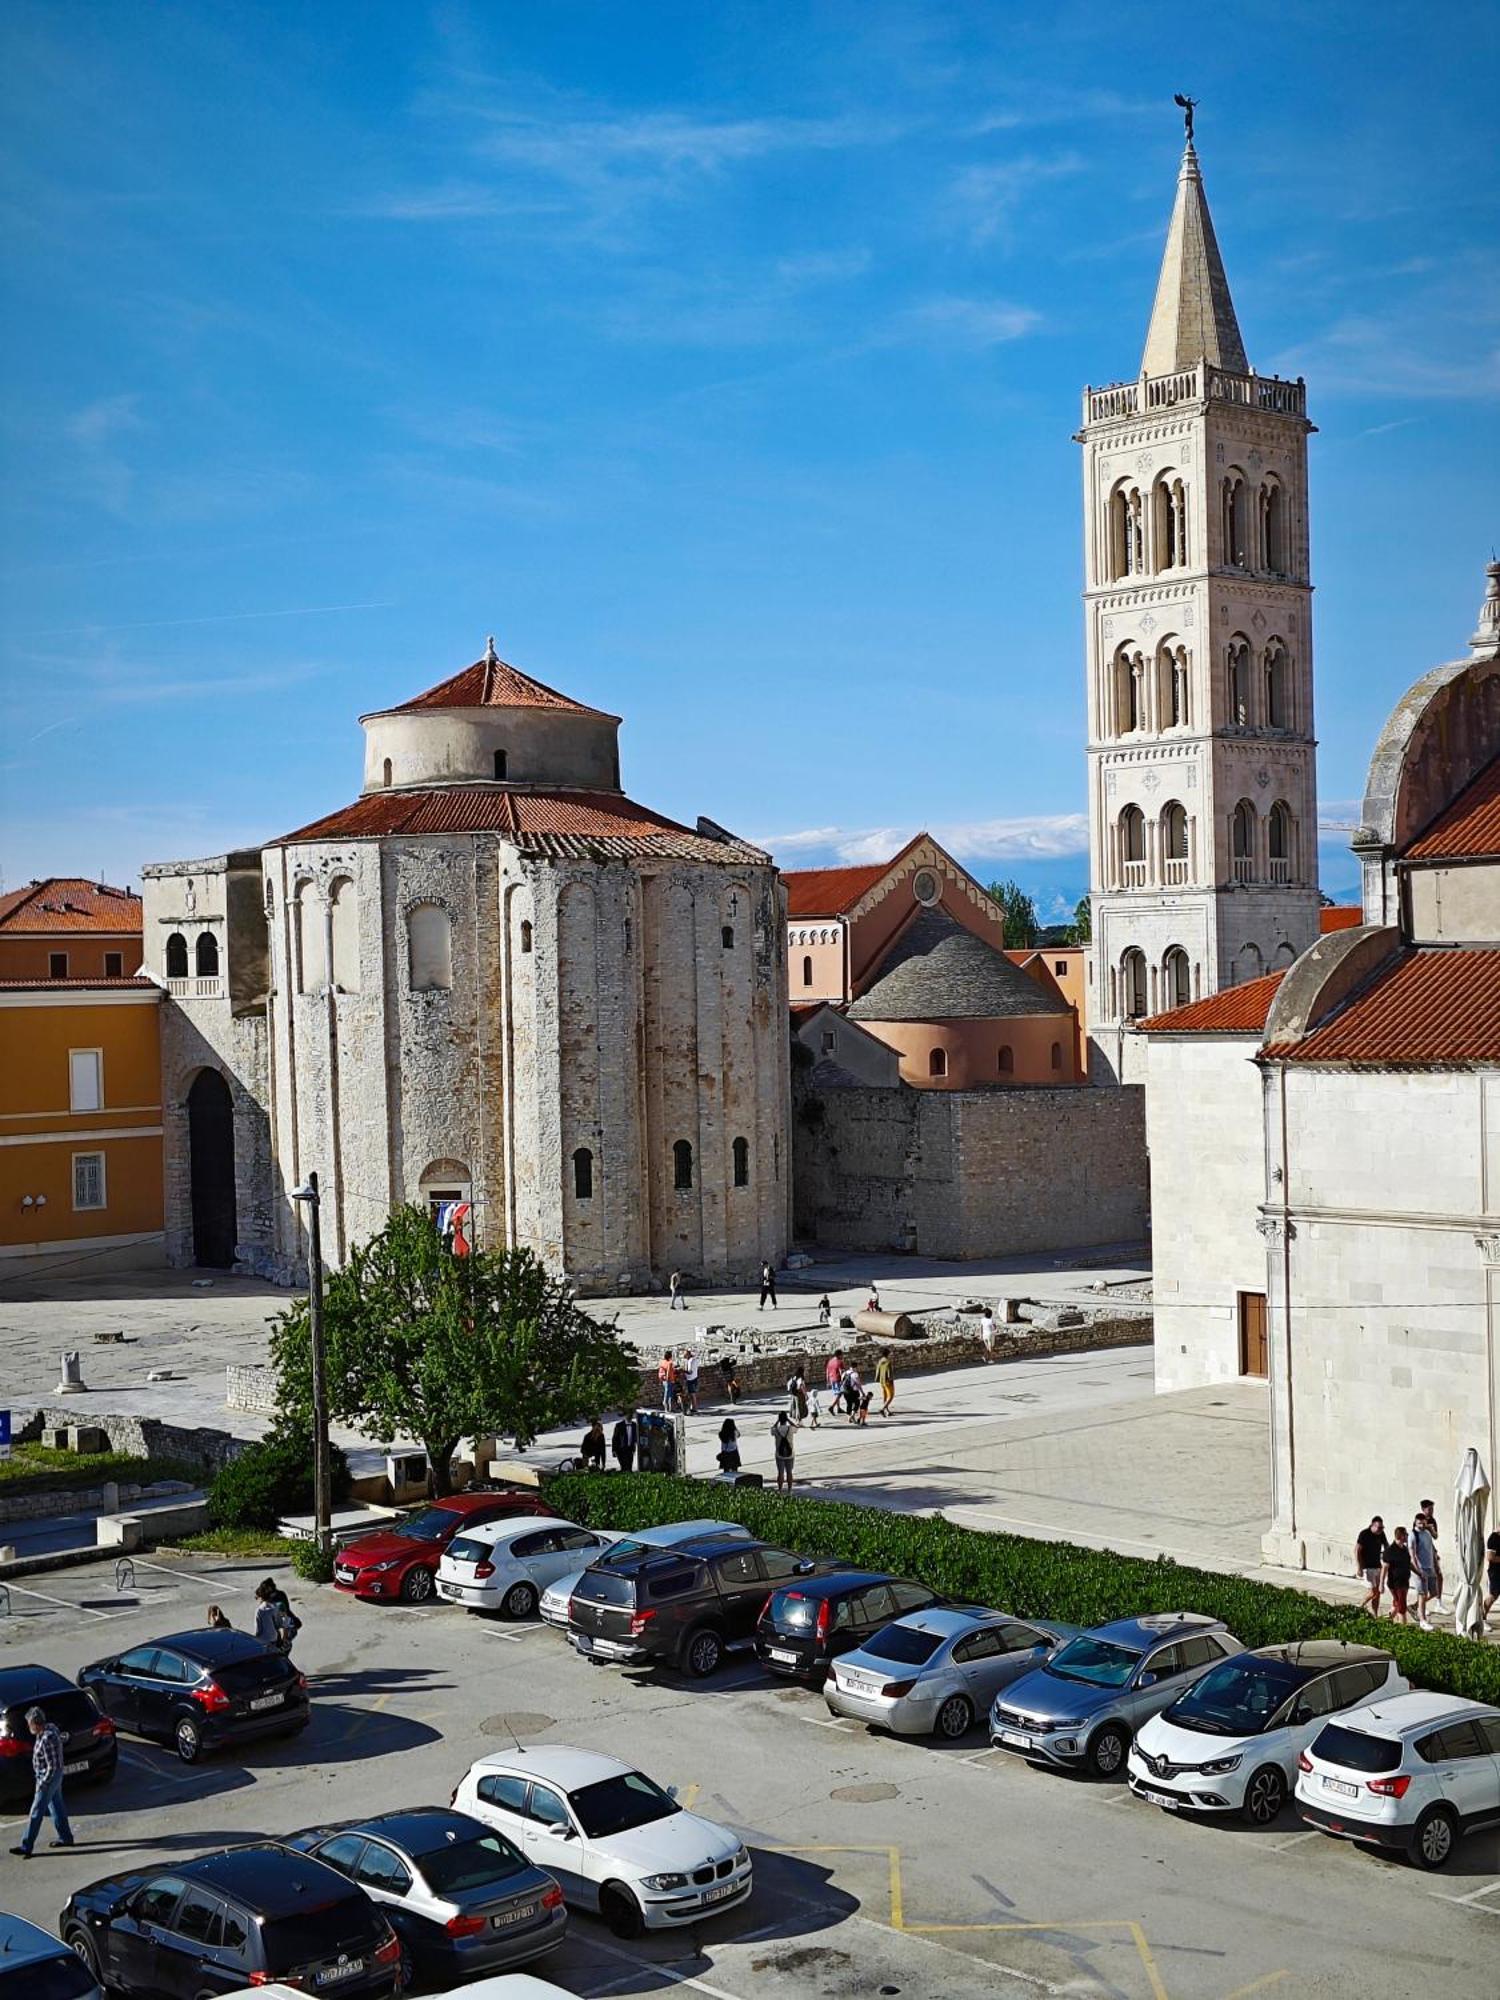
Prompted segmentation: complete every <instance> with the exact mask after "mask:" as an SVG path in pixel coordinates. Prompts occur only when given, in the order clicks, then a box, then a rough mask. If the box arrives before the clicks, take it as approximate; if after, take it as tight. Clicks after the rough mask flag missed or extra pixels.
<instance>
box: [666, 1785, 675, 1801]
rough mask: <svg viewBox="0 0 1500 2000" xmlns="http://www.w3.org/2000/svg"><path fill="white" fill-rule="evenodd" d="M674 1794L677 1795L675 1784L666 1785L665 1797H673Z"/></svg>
mask: <svg viewBox="0 0 1500 2000" xmlns="http://www.w3.org/2000/svg"><path fill="white" fill-rule="evenodd" d="M676 1796H677V1787H676V1786H675V1785H668V1787H667V1797H668V1798H669V1799H675V1798H676Z"/></svg>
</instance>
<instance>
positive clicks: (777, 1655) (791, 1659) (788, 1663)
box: [767, 1646, 797, 1667]
mask: <svg viewBox="0 0 1500 2000" xmlns="http://www.w3.org/2000/svg"><path fill="white" fill-rule="evenodd" d="M767 1651H768V1652H769V1653H770V1656H771V1658H772V1659H773V1660H780V1662H781V1664H782V1665H783V1666H784V1667H795V1666H796V1664H797V1655H796V1654H795V1653H789V1652H788V1651H787V1650H786V1648H785V1647H784V1646H771V1647H768V1648H767Z"/></svg>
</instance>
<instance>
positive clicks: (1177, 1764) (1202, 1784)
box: [1127, 1639, 1407, 1826]
mask: <svg viewBox="0 0 1500 2000" xmlns="http://www.w3.org/2000/svg"><path fill="white" fill-rule="evenodd" d="M1406 1685H1407V1683H1406V1680H1405V1678H1404V1676H1403V1675H1402V1674H1400V1673H1399V1672H1398V1671H1397V1668H1396V1663H1395V1661H1394V1660H1393V1659H1392V1658H1391V1656H1390V1654H1389V1653H1382V1652H1381V1651H1380V1650H1379V1649H1378V1648H1377V1647H1374V1646H1349V1645H1345V1644H1344V1643H1343V1642H1342V1641H1340V1640H1338V1639H1307V1640H1304V1641H1303V1642H1302V1643H1301V1644H1299V1645H1292V1646H1261V1647H1259V1648H1257V1650H1256V1651H1254V1652H1250V1653H1236V1654H1235V1656H1234V1658H1233V1659H1232V1660H1223V1661H1221V1662H1220V1664H1219V1665H1218V1666H1216V1667H1210V1668H1209V1670H1208V1672H1207V1673H1206V1674H1205V1675H1204V1676H1203V1678H1202V1679H1201V1680H1199V1681H1195V1682H1194V1683H1193V1685H1192V1686H1191V1687H1190V1688H1189V1689H1188V1690H1187V1691H1186V1693H1185V1694H1181V1695H1179V1696H1178V1697H1177V1699H1176V1701H1174V1702H1173V1703H1172V1705H1171V1707H1170V1708H1166V1709H1163V1710H1162V1712H1161V1714H1160V1715H1153V1716H1152V1717H1151V1718H1150V1720H1149V1721H1147V1722H1143V1723H1142V1724H1141V1726H1140V1729H1139V1730H1138V1731H1137V1733H1136V1736H1135V1740H1134V1741H1133V1742H1132V1743H1131V1746H1130V1755H1129V1761H1128V1766H1127V1769H1128V1773H1129V1778H1130V1789H1131V1790H1132V1791H1133V1792H1134V1793H1135V1794H1136V1796H1137V1797H1138V1798H1143V1799H1149V1800H1150V1802H1151V1804H1152V1805H1155V1806H1161V1807H1162V1808H1163V1809H1164V1810H1165V1811H1167V1812H1191V1813H1228V1812H1237V1813H1239V1814H1240V1815H1241V1816H1242V1818H1244V1819H1246V1820H1248V1821H1249V1823H1250V1825H1251V1826H1271V1825H1274V1823H1275V1822H1276V1820H1277V1819H1278V1818H1279V1817H1280V1815H1281V1810H1282V1808H1283V1806H1285V1804H1286V1802H1287V1800H1288V1799H1289V1798H1290V1797H1291V1795H1292V1787H1293V1785H1295V1783H1296V1782H1297V1757H1298V1753H1299V1752H1300V1751H1301V1750H1303V1749H1304V1748H1305V1747H1306V1745H1307V1744H1308V1743H1310V1742H1311V1741H1312V1739H1313V1737H1314V1736H1316V1735H1317V1733H1318V1731H1319V1729H1321V1728H1322V1726H1323V1724H1324V1723H1325V1722H1326V1721H1327V1720H1328V1719H1329V1717H1330V1716H1334V1715H1338V1714H1340V1713H1341V1712H1343V1711H1345V1710H1348V1709H1353V1708H1356V1707H1358V1706H1359V1705H1360V1704H1361V1703H1364V1702H1369V1701H1376V1700H1379V1699H1380V1698H1381V1697H1382V1696H1385V1695H1393V1694H1401V1693H1403V1692H1404V1691H1405V1689H1406Z"/></svg>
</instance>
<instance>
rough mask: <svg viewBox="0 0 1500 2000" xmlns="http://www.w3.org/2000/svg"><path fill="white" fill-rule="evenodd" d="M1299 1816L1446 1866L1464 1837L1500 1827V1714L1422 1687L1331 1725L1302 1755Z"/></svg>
mask: <svg viewBox="0 0 1500 2000" xmlns="http://www.w3.org/2000/svg"><path fill="white" fill-rule="evenodd" d="M1297 1810H1298V1811H1299V1812H1300V1813H1301V1815H1302V1817H1303V1818H1304V1819H1305V1820H1306V1821H1307V1823H1308V1825H1309V1826H1316V1827H1320V1828H1321V1829H1322V1831H1323V1832H1324V1833H1331V1834H1335V1835H1337V1836H1338V1837H1339V1838H1341V1839H1344V1840H1357V1841H1363V1842H1366V1843H1368V1844H1369V1845H1370V1846H1372V1847H1395V1848H1399V1849H1400V1850H1401V1851H1402V1852H1403V1853H1405V1854H1407V1855H1409V1856H1410V1858H1411V1859H1412V1860H1413V1861H1414V1862H1416V1864H1417V1865H1418V1867H1420V1868H1441V1867H1443V1866H1444V1865H1445V1863H1446V1862H1447V1861H1448V1859H1449V1857H1450V1855H1451V1854H1452V1852H1453V1845H1454V1842H1455V1841H1456V1840H1457V1839H1458V1838H1459V1836H1460V1835H1461V1834H1465V1833H1474V1832H1477V1831H1478V1829H1479V1828H1480V1827H1486V1826H1500V1709H1497V1708H1488V1707H1486V1706H1485V1705H1484V1703H1482V1702H1477V1701H1465V1700H1464V1699H1463V1698H1462V1697H1461V1696H1459V1695H1453V1694H1429V1693H1427V1692H1426V1691H1425V1689H1424V1690H1421V1691H1414V1692H1412V1693H1411V1694H1401V1695H1396V1696H1395V1697H1394V1698H1393V1699H1392V1700H1390V1701H1378V1702H1375V1703H1374V1704H1373V1705H1372V1706H1371V1707H1369V1708H1362V1709H1360V1710H1358V1711H1357V1713H1355V1714H1354V1715H1347V1716H1344V1717H1342V1718H1341V1719H1340V1720H1339V1721H1337V1722H1330V1723H1328V1724H1327V1725H1326V1726H1325V1727H1324V1728H1323V1729H1321V1730H1320V1731H1319V1733H1318V1734H1317V1736H1315V1737H1314V1739H1313V1741H1312V1743H1311V1745H1310V1746H1309V1747H1308V1748H1307V1749H1306V1750H1304V1751H1303V1753H1302V1755H1301V1757H1300V1758H1299V1759H1298V1764H1297Z"/></svg>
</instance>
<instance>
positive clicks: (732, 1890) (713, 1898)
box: [703, 1882, 740, 1903]
mask: <svg viewBox="0 0 1500 2000" xmlns="http://www.w3.org/2000/svg"><path fill="white" fill-rule="evenodd" d="M739 1887H740V1885H739V1883H738V1882H721V1883H720V1884H719V1886H718V1887H717V1888H716V1889H705V1890H704V1892H703V1900H704V1902H705V1903H722V1902H723V1900H724V1898H725V1897H726V1896H734V1895H737V1894H738V1893H739Z"/></svg>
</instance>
